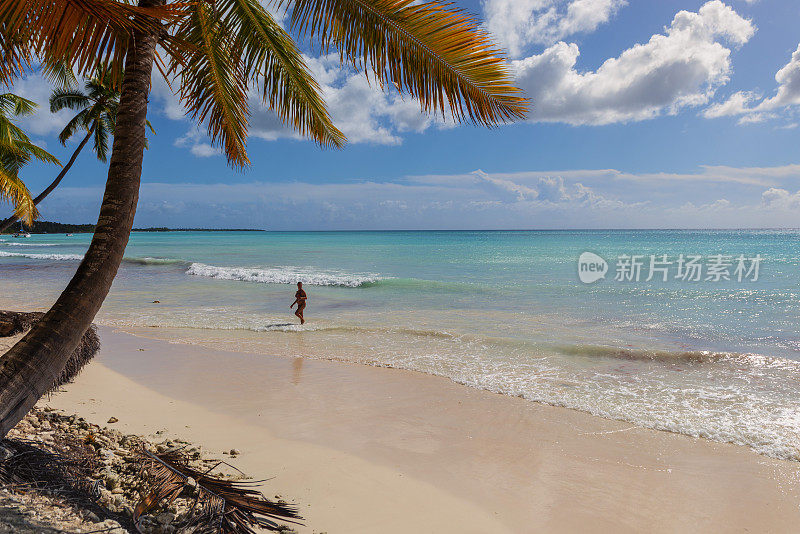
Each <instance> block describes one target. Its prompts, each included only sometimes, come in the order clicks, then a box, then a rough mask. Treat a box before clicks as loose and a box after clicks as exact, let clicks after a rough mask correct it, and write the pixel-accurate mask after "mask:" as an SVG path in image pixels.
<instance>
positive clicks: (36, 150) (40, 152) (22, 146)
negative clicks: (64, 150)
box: [16, 141, 61, 166]
mask: <svg viewBox="0 0 800 534" xmlns="http://www.w3.org/2000/svg"><path fill="white" fill-rule="evenodd" d="M16 144H17V147H18V148H19V150H22V151H23V152H25V153H27V154H30V155H31V156H32V157H33V158H35V159H38V160H39V161H41V162H42V163H52V164H54V165H59V166H60V165H61V162H60V161H58V158H57V157H55V156H54V155H52V154H51V153H50V152H48V151H47V150H45V149H43V148H42V147H40V146H37V145H35V144H33V142H31V141H17V143H16Z"/></svg>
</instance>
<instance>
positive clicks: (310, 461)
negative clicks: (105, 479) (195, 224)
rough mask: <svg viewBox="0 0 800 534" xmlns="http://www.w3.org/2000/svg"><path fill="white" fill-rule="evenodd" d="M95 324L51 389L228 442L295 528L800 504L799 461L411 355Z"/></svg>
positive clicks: (500, 521)
mask: <svg viewBox="0 0 800 534" xmlns="http://www.w3.org/2000/svg"><path fill="white" fill-rule="evenodd" d="M98 333H99V335H100V338H101V341H102V344H103V347H102V349H101V351H100V353H99V354H98V356H97V357H96V359H95V360H94V362H92V363H91V364H90V365H89V366H88V367H87V368H86V369H85V370H84V372H83V373H82V374H81V375H80V376H79V378H78V379H77V381H76V382H75V383H74V384H71V385H68V386H66V387H65V391H64V392H61V393H58V394H56V395H54V396H53V397H52V398H51V399H50V400H49V401H48V402H47V403H48V404H50V405H52V406H54V407H57V408H60V409H63V410H66V411H71V412H77V413H79V414H81V415H83V416H85V417H86V418H87V419H89V420H90V421H92V422H97V423H103V424H104V423H105V421H107V420H108V419H109V417H111V416H114V417H117V418H119V420H120V421H119V423H116V425H117V426H119V427H120V429H121V430H123V431H126V432H135V433H143V434H148V433H153V432H156V431H157V430H162V429H166V430H167V434H166V435H168V436H169V435H171V436H177V437H184V438H187V439H189V440H191V441H193V442H196V443H201V444H203V445H204V446H206V447H208V448H210V449H211V450H216V451H218V452H220V453H221V451H223V450H230V449H232V448H236V449H239V450H240V451H242V454H241V456H239V457H238V458H237V459H236V460H235V464H236V465H237V466H239V467H240V468H242V469H243V470H245V471H246V472H248V473H249V474H251V475H252V476H254V477H255V478H268V477H272V476H274V477H275V478H274V479H273V480H271V481H269V483H268V485H267V486H266V491H267V492H268V493H269V494H275V493H279V494H281V495H282V496H283V497H284V498H287V499H290V500H294V501H296V502H298V503H299V504H300V505H301V509H302V510H303V513H304V515H305V516H306V518H307V522H306V524H307V527H306V528H305V529H302V530H301V531H302V532H308V533H311V532H328V533H329V534H336V533H360V532H364V533H366V532H385V533H391V532H398V533H400V532H404V533H405V532H431V533H433V532H437V533H446V532H460V533H461V532H475V533H479V532H480V533H495V532H498V533H499V532H518V533H527V532H642V531H648V532H748V531H749V532H791V531H794V530H795V529H796V525H797V524H798V521H800V464H798V463H795V462H787V461H780V460H774V459H771V458H767V457H763V456H759V455H757V454H755V453H753V452H752V451H750V450H748V449H746V448H744V447H739V446H734V445H725V444H718V443H713V442H710V441H706V440H703V439H696V438H690V437H686V436H681V435H677V434H670V433H666V432H658V431H653V430H648V429H642V428H637V427H633V426H631V425H629V424H626V423H620V422H617V421H610V420H605V419H601V418H597V417H593V416H590V415H587V414H584V413H581V412H576V411H573V410H568V409H564V408H558V407H552V406H546V405H541V404H536V403H532V402H528V401H524V400H522V399H518V398H512V397H507V396H503V395H497V394H493V393H489V392H485V391H479V390H474V389H470V388H467V387H464V386H460V385H457V384H454V383H452V382H450V381H449V380H447V379H444V378H439V377H433V376H428V375H423V374H419V373H413V372H408V371H402V370H396V369H384V368H375V367H368V366H361V365H355V364H347V363H341V362H329V361H320V360H309V359H304V358H299V357H284V356H264V355H255V354H246V353H233V352H225V351H218V350H214V349H209V348H205V347H199V346H191V345H183V344H176V343H168V342H166V341H163V340H155V339H148V338H145V337H141V336H133V335H130V334H128V333H122V332H119V331H115V330H113V329H111V328H109V327H100V328H99V330H98ZM137 333H139V334H147V332H146V329H142V330H141V331H139V332H137ZM165 335H166V337H169V336H168V332H167V333H166V334H165V332H164V331H163V329H159V336H165Z"/></svg>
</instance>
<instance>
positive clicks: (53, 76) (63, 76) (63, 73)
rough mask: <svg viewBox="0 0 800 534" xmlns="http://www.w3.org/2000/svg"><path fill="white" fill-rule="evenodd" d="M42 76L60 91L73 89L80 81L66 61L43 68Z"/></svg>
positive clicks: (48, 64)
mask: <svg viewBox="0 0 800 534" xmlns="http://www.w3.org/2000/svg"><path fill="white" fill-rule="evenodd" d="M42 74H43V75H44V77H45V78H46V79H47V81H49V82H50V83H51V84H53V85H55V86H56V87H57V88H59V89H71V88H73V87H75V86H76V85H77V84H78V79H77V78H76V77H75V74H74V73H73V72H72V69H71V68H69V65H67V63H66V62H64V61H55V62H52V63H46V64H45V65H43V67H42Z"/></svg>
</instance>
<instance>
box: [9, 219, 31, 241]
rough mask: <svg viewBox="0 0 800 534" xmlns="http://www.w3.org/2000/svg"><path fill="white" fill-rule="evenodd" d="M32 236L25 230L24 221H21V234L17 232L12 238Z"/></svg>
mask: <svg viewBox="0 0 800 534" xmlns="http://www.w3.org/2000/svg"><path fill="white" fill-rule="evenodd" d="M30 236H31V234H29V233H28V232H27V231H26V230H25V228H23V226H22V221H20V222H19V232H16V233H15V234H14V235H12V236H11V237H16V238H20V237H30Z"/></svg>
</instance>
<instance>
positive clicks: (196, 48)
mask: <svg viewBox="0 0 800 534" xmlns="http://www.w3.org/2000/svg"><path fill="white" fill-rule="evenodd" d="M226 30H227V28H225V27H223V26H222V25H221V24H220V20H219V18H218V17H217V14H216V12H215V10H214V9H213V8H212V7H211V6H209V5H208V4H206V3H204V2H199V3H197V4H196V5H195V6H194V10H193V12H192V15H191V16H190V17H188V18H187V19H186V20H185V21H183V23H182V24H181V26H180V27H179V28H178V30H177V34H178V35H180V36H181V40H182V46H183V47H184V48H185V49H187V50H188V52H187V53H185V54H184V55H182V56H179V57H176V56H175V55H173V56H172V63H171V65H170V70H169V73H170V74H171V73H175V72H179V75H180V86H181V99H182V100H183V101H184V102H185V103H186V104H187V109H188V112H189V114H190V115H191V116H192V117H194V118H196V119H198V120H199V121H200V122H206V121H207V124H208V133H209V136H210V137H211V141H212V143H220V144H221V145H222V146H223V147H224V148H225V153H226V154H227V156H228V161H230V162H231V164H233V165H234V166H236V167H243V166H246V165H249V163H250V160H249V159H248V158H247V151H246V148H245V144H246V138H247V122H248V108H247V83H246V76H245V71H244V69H243V66H242V64H241V62H240V61H238V58H237V56H236V52H237V50H234V48H233V47H232V42H231V39H229V38H228V35H227V31H226Z"/></svg>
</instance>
